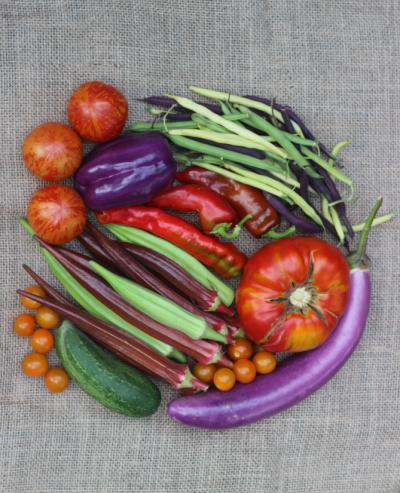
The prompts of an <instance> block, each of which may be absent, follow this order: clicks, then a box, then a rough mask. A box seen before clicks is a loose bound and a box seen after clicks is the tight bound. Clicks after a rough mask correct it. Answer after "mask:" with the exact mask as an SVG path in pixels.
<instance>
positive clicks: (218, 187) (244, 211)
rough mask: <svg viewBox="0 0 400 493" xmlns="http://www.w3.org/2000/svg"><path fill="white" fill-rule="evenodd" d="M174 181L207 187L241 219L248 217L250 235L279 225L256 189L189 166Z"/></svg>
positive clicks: (276, 214) (259, 233) (261, 232)
mask: <svg viewBox="0 0 400 493" xmlns="http://www.w3.org/2000/svg"><path fill="white" fill-rule="evenodd" d="M176 179H177V180H179V181H181V182H183V183H194V184H198V185H203V186H205V187H208V188H209V189H211V190H212V191H214V192H216V193H218V194H219V195H221V196H222V197H223V198H224V199H225V200H226V201H227V202H229V203H230V205H231V206H232V207H233V208H234V209H235V210H236V212H237V213H238V215H239V217H240V219H243V218H245V217H246V216H248V215H250V216H251V219H249V220H248V221H246V222H245V224H244V225H245V227H246V228H247V230H248V231H249V232H250V233H251V234H252V235H253V236H256V237H258V236H261V235H263V234H264V233H266V232H267V231H268V230H269V229H271V228H273V227H275V226H277V225H278V224H279V215H278V213H277V212H276V210H275V209H274V208H273V207H272V206H271V204H270V203H269V202H268V200H267V199H266V198H265V197H264V195H263V194H262V192H260V191H259V190H257V189H255V188H253V187H250V186H248V185H244V184H242V183H238V182H237V181H235V180H232V179H230V178H226V177H224V176H221V175H218V174H217V173H213V172H212V171H208V170H206V169H202V168H197V167H190V168H187V169H185V170H184V171H181V172H179V173H177V175H176Z"/></svg>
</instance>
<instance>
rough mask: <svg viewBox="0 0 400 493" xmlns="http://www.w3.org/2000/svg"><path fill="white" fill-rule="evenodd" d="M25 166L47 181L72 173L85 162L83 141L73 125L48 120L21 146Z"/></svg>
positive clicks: (68, 175)
mask: <svg viewBox="0 0 400 493" xmlns="http://www.w3.org/2000/svg"><path fill="white" fill-rule="evenodd" d="M22 157H23V160H24V163H25V166H26V167H27V168H28V169H29V171H30V172H31V173H33V174H34V175H36V176H38V177H39V178H42V179H43V180H47V181H59V180H64V179H65V178H68V177H70V176H72V175H73V174H74V173H75V171H76V170H77V169H78V168H79V165H80V164H81V161H82V142H81V139H80V138H79V135H78V134H77V133H76V132H75V131H74V130H72V128H70V127H68V126H67V125H64V124H63V123H56V122H48V123H43V124H42V125H39V126H38V127H36V128H34V129H33V130H32V132H31V133H30V134H29V135H27V136H26V138H25V140H24V143H23V146H22Z"/></svg>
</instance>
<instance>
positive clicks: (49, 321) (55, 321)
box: [36, 306, 61, 329]
mask: <svg viewBox="0 0 400 493" xmlns="http://www.w3.org/2000/svg"><path fill="white" fill-rule="evenodd" d="M60 321H61V318H60V315H59V314H58V313H57V312H55V311H54V310H52V309H51V308H49V307H47V306H41V307H40V308H38V309H37V312H36V322H37V324H38V325H39V326H40V327H42V328H43V329H55V328H56V327H58V326H59V325H60Z"/></svg>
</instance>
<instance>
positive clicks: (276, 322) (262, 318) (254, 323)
mask: <svg viewBox="0 0 400 493" xmlns="http://www.w3.org/2000/svg"><path fill="white" fill-rule="evenodd" d="M348 291H349V266H348V264H347V261H346V259H345V257H344V256H343V255H342V253H341V252H340V250H339V249H338V248H336V247H335V246H333V245H331V244H330V243H327V242H326V241H324V240H320V239H318V238H312V237H305V236H297V237H292V238H284V239H281V240H278V241H275V242H272V243H269V244H268V245H266V246H265V247H263V248H261V249H260V250H258V252H256V253H255V254H254V255H253V256H252V257H251V258H250V259H249V260H248V262H247V264H246V266H245V268H244V274H243V277H242V279H241V282H240V285H239V288H238V291H237V300H236V302H237V309H238V313H239V317H240V321H241V323H242V327H243V329H244V331H245V333H246V335H247V337H249V338H250V339H252V340H253V341H255V342H257V343H258V344H260V345H261V346H262V347H264V348H265V349H266V350H268V351H274V352H276V351H292V352H297V351H306V350H308V349H312V348H315V347H317V346H319V345H320V344H321V343H323V342H324V341H325V339H326V338H327V337H328V336H329V334H330V333H331V332H332V331H333V329H334V328H335V326H336V324H337V322H338V319H339V317H340V315H341V314H342V313H343V311H344V309H345V307H346V304H347V300H348Z"/></svg>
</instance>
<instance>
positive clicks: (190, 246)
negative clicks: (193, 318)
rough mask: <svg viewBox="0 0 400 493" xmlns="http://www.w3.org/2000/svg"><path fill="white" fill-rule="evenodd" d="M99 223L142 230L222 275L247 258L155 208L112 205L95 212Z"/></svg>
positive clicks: (228, 274) (235, 271) (240, 267)
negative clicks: (175, 246) (113, 206)
mask: <svg viewBox="0 0 400 493" xmlns="http://www.w3.org/2000/svg"><path fill="white" fill-rule="evenodd" d="M96 216H97V219H98V220H99V221H100V222H101V223H103V224H108V223H116V224H123V225H125V226H133V227H135V228H139V229H143V230H145V231H148V232H149V233H153V234H155V235H156V236H159V237H161V238H164V239H165V240H167V241H170V242H171V243H174V244H175V245H177V246H179V247H180V248H182V249H183V250H185V251H187V252H188V253H190V254H191V255H193V256H194V257H196V258H197V259H198V260H199V261H200V262H202V263H203V264H204V265H207V266H208V267H212V268H213V269H214V270H215V271H216V272H217V273H218V274H220V275H221V276H222V277H234V276H238V275H239V274H240V273H241V272H242V270H243V267H244V264H245V263H246V261H247V258H246V256H245V255H244V254H243V253H242V252H241V251H240V250H238V249H237V248H236V246H235V245H234V244H233V243H222V242H220V241H218V240H217V239H216V238H213V237H211V236H206V235H205V234H203V233H202V232H201V231H199V230H198V229H197V228H196V227H195V226H193V224H191V223H188V222H187V221H185V220H184V219H181V218H180V217H177V216H173V215H172V214H168V212H165V211H163V210H161V209H157V208H156V207H143V206H132V207H115V208H113V209H107V210H105V211H102V212H100V213H97V214H96Z"/></svg>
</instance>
